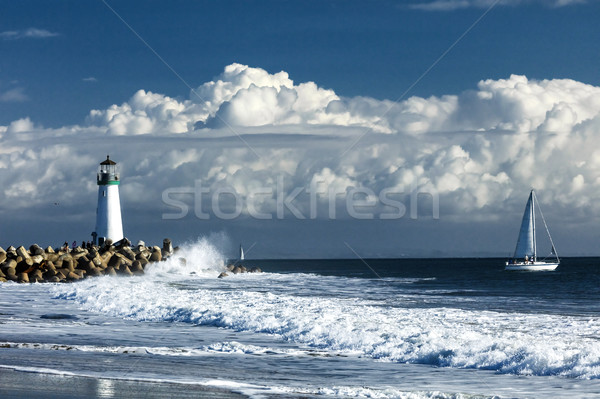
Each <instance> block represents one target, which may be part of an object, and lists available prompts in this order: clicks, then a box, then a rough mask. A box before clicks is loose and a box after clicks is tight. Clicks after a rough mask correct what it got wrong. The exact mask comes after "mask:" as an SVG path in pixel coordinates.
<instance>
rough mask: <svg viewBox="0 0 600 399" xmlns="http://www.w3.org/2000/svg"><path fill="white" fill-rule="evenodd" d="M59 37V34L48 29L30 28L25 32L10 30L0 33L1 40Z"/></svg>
mask: <svg viewBox="0 0 600 399" xmlns="http://www.w3.org/2000/svg"><path fill="white" fill-rule="evenodd" d="M55 36H59V33H55V32H50V31H49V30H46V29H39V28H29V29H24V30H10V31H4V32H0V38H2V39H4V40H17V39H46V38H48V37H55Z"/></svg>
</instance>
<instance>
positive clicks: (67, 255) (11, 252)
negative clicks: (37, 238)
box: [0, 238, 261, 283]
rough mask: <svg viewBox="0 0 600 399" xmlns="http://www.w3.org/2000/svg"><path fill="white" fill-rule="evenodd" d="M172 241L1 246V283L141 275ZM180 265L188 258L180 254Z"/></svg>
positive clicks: (234, 269)
mask: <svg viewBox="0 0 600 399" xmlns="http://www.w3.org/2000/svg"><path fill="white" fill-rule="evenodd" d="M178 249H179V248H178V247H175V248H173V245H172V243H171V240H170V239H168V238H165V239H164V240H163V246H162V247H159V246H146V245H145V243H144V242H141V241H140V242H139V243H138V244H137V245H135V246H132V245H131V243H130V242H129V240H127V239H126V238H125V239H123V240H121V241H119V242H117V243H114V244H113V243H112V241H111V240H107V242H106V243H105V244H104V245H102V246H95V245H92V246H91V247H89V248H82V247H76V248H73V249H69V248H65V247H63V248H56V249H55V248H52V247H48V248H46V249H44V248H41V247H40V246H39V245H37V244H33V245H31V246H30V247H29V249H26V248H25V247H23V246H20V247H18V248H15V247H13V246H10V247H8V248H7V249H6V250H4V249H3V248H1V247H0V282H6V281H14V282H18V283H45V282H50V283H60V282H71V281H78V280H82V279H85V278H87V277H92V276H116V275H123V276H133V275H142V274H144V270H145V269H146V267H147V266H148V265H150V264H152V263H156V262H162V261H165V260H167V259H168V258H170V257H171V256H173V255H174V254H176V253H177V251H178ZM179 262H180V263H181V264H182V265H185V264H186V263H187V259H185V258H184V257H179ZM225 270H226V271H224V272H223V273H221V274H220V275H219V278H223V277H226V276H228V272H229V273H232V274H238V273H246V272H261V270H260V269H259V268H256V267H254V268H251V269H246V267H244V266H243V265H235V264H229V265H228V266H227V267H226V268H225Z"/></svg>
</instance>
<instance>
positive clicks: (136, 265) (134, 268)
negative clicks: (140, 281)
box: [129, 260, 144, 275]
mask: <svg viewBox="0 0 600 399" xmlns="http://www.w3.org/2000/svg"><path fill="white" fill-rule="evenodd" d="M129 270H131V272H132V273H133V274H136V275H139V274H144V267H143V266H142V262H140V261H139V260H136V261H134V262H133V264H132V265H131V268H130V269H129Z"/></svg>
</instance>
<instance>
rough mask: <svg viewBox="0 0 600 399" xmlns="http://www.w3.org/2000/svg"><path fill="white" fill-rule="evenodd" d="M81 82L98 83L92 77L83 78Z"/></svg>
mask: <svg viewBox="0 0 600 399" xmlns="http://www.w3.org/2000/svg"><path fill="white" fill-rule="evenodd" d="M81 80H83V81H84V82H97V81H98V79H96V78H95V77H93V76H89V77H87V78H83V79H81Z"/></svg>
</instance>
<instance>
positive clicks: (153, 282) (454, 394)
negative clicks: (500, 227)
mask: <svg viewBox="0 0 600 399" xmlns="http://www.w3.org/2000/svg"><path fill="white" fill-rule="evenodd" d="M179 257H185V258H186V259H187V264H186V265H184V264H182V262H180V261H179V259H178V258H179ZM225 263H226V261H225V260H224V257H223V256H222V255H221V253H220V252H219V250H218V249H217V248H216V247H214V246H213V245H212V244H211V243H210V242H209V241H207V240H205V239H203V240H200V241H198V242H196V243H193V244H189V245H185V246H182V248H181V250H180V251H179V252H178V253H177V254H176V255H174V256H173V257H171V258H170V259H169V260H167V261H166V262H161V263H159V264H155V265H152V266H150V267H148V269H147V270H146V274H145V275H143V276H134V277H97V278H90V279H87V280H84V281H80V282H76V283H72V284H28V285H25V284H15V283H3V284H0V397H4V398H8V397H98V398H101V397H102V398H111V397H124V396H129V397H252V398H300V397H301V398H359V397H360V398H411V399H418V398H591V397H600V318H599V316H600V258H565V259H562V263H561V265H560V266H559V268H558V269H557V270H556V271H553V272H507V271H504V270H503V267H504V260H503V259H490V258H483V259H365V260H362V259H337V260H246V261H243V264H244V265H245V266H246V267H251V266H257V267H260V268H261V269H262V270H263V273H256V274H255V273H246V274H238V275H230V276H229V277H226V278H222V279H218V278H217V276H218V274H219V273H220V272H221V271H223V270H224V266H225ZM136 395H137V396H136Z"/></svg>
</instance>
